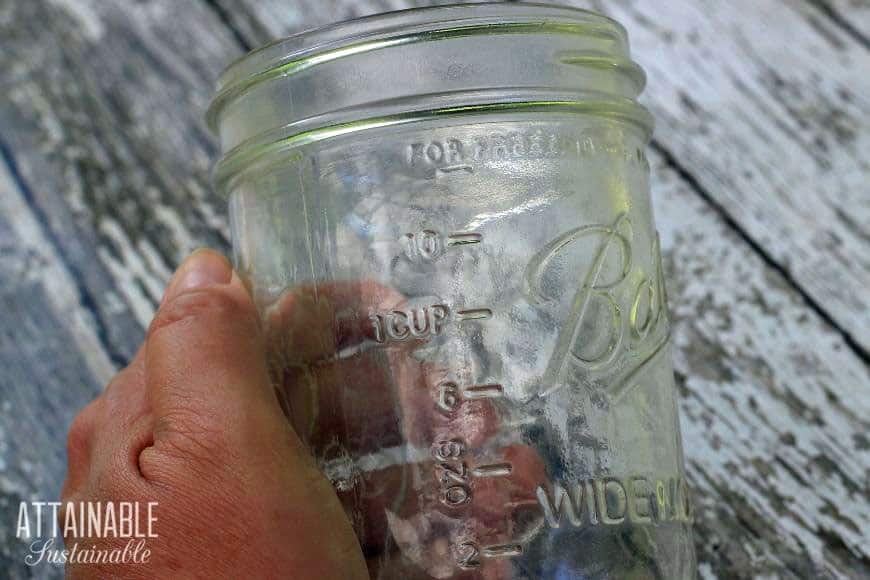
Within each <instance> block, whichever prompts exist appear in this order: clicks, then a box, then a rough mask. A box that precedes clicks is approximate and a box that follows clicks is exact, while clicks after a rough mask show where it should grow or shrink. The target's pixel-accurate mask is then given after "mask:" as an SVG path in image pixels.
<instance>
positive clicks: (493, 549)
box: [456, 542, 523, 570]
mask: <svg viewBox="0 0 870 580" xmlns="http://www.w3.org/2000/svg"><path fill="white" fill-rule="evenodd" d="M457 554H458V555H457V558H456V563H457V564H459V567H460V568H464V569H466V570H473V569H475V568H479V567H480V558H481V557H484V558H514V557H516V556H521V555H522V554H523V546H522V544H493V545H491V546H483V547H480V546H479V545H478V544H477V542H464V543H462V544H460V545H459V546H458V547H457Z"/></svg>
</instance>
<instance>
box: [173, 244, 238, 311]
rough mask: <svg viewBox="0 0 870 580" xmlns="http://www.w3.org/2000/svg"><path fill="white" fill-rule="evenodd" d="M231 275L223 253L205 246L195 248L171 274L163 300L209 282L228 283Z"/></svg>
mask: <svg viewBox="0 0 870 580" xmlns="http://www.w3.org/2000/svg"><path fill="white" fill-rule="evenodd" d="M232 276H233V268H232V266H231V265H230V263H229V261H228V260H227V259H226V258H225V257H224V256H223V254H220V253H219V252H215V251H214V250H209V249H206V248H202V249H199V250H196V251H195V252H193V253H192V254H191V255H190V256H188V258H187V259H186V260H185V261H184V263H182V264H181V266H179V267H178V270H176V271H175V274H173V276H172V279H171V280H170V281H169V284H168V285H167V287H166V292H165V293H164V295H163V301H164V302H166V301H167V300H172V299H173V298H175V297H176V296H179V295H180V294H183V293H184V292H187V291H190V290H194V289H196V288H202V287H203V286H208V285H210V284H228V283H229V282H230V280H231V279H232Z"/></svg>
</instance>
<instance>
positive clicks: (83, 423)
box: [66, 399, 100, 463]
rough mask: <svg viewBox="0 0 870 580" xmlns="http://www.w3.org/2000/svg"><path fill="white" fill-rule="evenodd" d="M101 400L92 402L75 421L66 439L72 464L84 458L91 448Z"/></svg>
mask: <svg viewBox="0 0 870 580" xmlns="http://www.w3.org/2000/svg"><path fill="white" fill-rule="evenodd" d="M99 401H100V400H99V399H97V400H95V401H91V402H90V403H88V405H87V406H86V407H85V408H84V409H82V410H81V411H80V412H79V414H78V415H76V416H75V418H74V419H73V422H72V424H71V425H70V428H69V432H68V433H67V437H66V451H67V457H68V458H69V461H70V463H74V462H76V461H77V460H78V459H79V458H81V457H83V456H84V455H85V454H86V452H87V450H88V449H89V447H90V442H91V438H92V436H93V431H94V420H95V416H96V414H97V411H98V407H99V405H100V402H99Z"/></svg>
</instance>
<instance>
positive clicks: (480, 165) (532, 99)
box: [209, 3, 695, 580]
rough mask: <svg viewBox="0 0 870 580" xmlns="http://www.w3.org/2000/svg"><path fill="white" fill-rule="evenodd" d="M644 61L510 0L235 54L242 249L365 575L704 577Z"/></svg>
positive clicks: (229, 112) (539, 8)
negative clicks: (683, 435)
mask: <svg viewBox="0 0 870 580" xmlns="http://www.w3.org/2000/svg"><path fill="white" fill-rule="evenodd" d="M643 85H644V74H643V72H642V70H641V69H640V68H639V67H638V65H636V64H635V63H634V62H632V61H631V60H630V57H629V49H628V43H627V37H626V32H625V30H624V29H623V28H622V27H621V26H620V25H619V24H617V23H616V22H614V21H612V20H609V19H607V18H605V17H603V16H600V15H597V14H594V13H590V12H585V11H580V10H575V9H570V8H562V7H553V6H543V5H533V4H529V5H523V4H513V3H511V4H477V5H465V6H451V7H439V8H429V9H422V10H412V11H402V12H396V13H391V14H385V15H381V16H376V17H372V18H365V19H361V20H356V21H352V22H347V23H342V24H338V25H335V26H330V27H326V28H321V29H318V30H314V31H311V32H306V33H303V34H299V35H296V36H292V37H289V38H287V39H284V40H280V41H278V42H275V43H273V44H270V45H268V46H266V47H264V48H261V49H259V50H256V51H254V52H252V53H251V54H249V55H247V56H246V57H244V58H243V59H241V60H240V61H238V62H236V63H235V64H233V65H231V66H230V67H229V68H228V69H227V70H226V71H225V72H224V74H223V75H222V76H221V79H220V81H219V90H218V94H217V96H216V98H215V100H214V102H213V104H212V107H211V109H210V111H209V117H210V122H211V124H212V126H213V128H214V129H215V130H216V131H217V133H218V134H219V136H220V142H221V146H222V149H223V151H224V152H225V155H224V157H223V159H222V160H221V161H220V162H219V163H218V165H217V167H216V170H215V183H216V187H217V188H218V189H219V190H220V191H221V192H223V193H224V194H225V195H226V196H227V197H228V199H229V204H230V216H231V224H232V235H233V248H234V260H235V263H236V266H237V268H238V270H239V271H240V272H241V274H242V275H243V276H244V278H245V279H246V281H247V283H248V284H249V286H250V289H251V291H252V294H253V296H254V297H255V300H256V303H257V305H258V307H259V309H260V311H261V314H262V317H263V321H264V328H265V329H266V332H267V336H268V342H269V357H270V365H271V368H272V370H273V373H274V379H275V385H276V389H277V390H278V393H279V395H280V397H279V398H280V399H281V401H282V404H283V405H284V407H285V412H286V413H287V416H288V418H289V420H290V421H291V422H292V424H293V426H294V427H295V429H296V431H297V432H298V434H299V436H300V437H301V438H302V439H303V441H304V442H305V443H306V444H307V445H308V446H309V448H310V449H311V452H312V453H313V455H314V456H315V457H316V459H317V461H318V462H319V465H320V466H321V467H322V469H323V471H324V472H325V473H326V475H327V476H328V477H329V479H330V480H331V481H332V483H333V484H334V487H335V489H336V492H337V494H338V496H339V498H340V500H341V501H342V502H343V505H344V506H345V508H346V511H347V514H348V517H349V518H350V520H351V521H352V524H353V526H354V528H355V531H356V533H357V535H358V537H359V541H360V545H361V546H362V550H363V553H364V554H365V556H366V558H367V561H368V564H369V569H370V574H371V576H372V577H373V578H386V579H402V580H404V579H416V578H439V579H443V578H462V579H476V578H486V579H494V578H499V579H512V578H528V579H532V578H552V579H569V578H570V579H575V578H576V579H579V578H618V579H646V578H651V579H652V578H658V579H664V580H679V579H683V578H694V574H695V570H694V556H693V548H692V538H691V510H690V507H689V500H688V492H687V485H686V480H685V476H684V469H683V455H682V449H681V440H680V431H679V423H678V415H677V406H676V401H675V389H674V380H673V372H672V367H671V361H670V354H669V322H668V314H667V309H666V304H665V288H664V284H663V280H662V268H661V263H660V256H659V245H658V241H657V237H656V232H655V227H654V225H653V218H652V211H651V207H650V198H649V183H648V174H649V166H648V163H647V159H646V156H645V153H644V149H645V146H646V145H647V142H648V140H649V138H650V131H651V127H652V120H651V118H650V115H649V114H648V113H647V112H646V111H645V110H644V109H643V108H642V107H641V106H639V105H638V104H637V103H636V102H635V100H634V99H635V98H636V97H637V96H638V94H639V93H640V92H641V90H642V88H643Z"/></svg>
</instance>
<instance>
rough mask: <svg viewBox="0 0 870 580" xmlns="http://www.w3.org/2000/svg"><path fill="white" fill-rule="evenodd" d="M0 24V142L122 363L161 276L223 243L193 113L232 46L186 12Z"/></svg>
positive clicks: (4, 11) (71, 14) (10, 7)
mask: <svg viewBox="0 0 870 580" xmlns="http://www.w3.org/2000/svg"><path fill="white" fill-rule="evenodd" d="M0 16H2V17H0V38H3V51H2V56H0V59H2V61H3V66H2V67H0V85H2V86H3V87H4V92H5V96H4V99H2V100H0V139H2V140H3V141H4V142H5V144H6V148H7V149H8V150H9V151H10V152H11V154H12V155H13V156H14V157H16V158H17V159H18V160H19V165H20V171H21V173H22V176H23V179H24V180H25V181H27V182H28V183H29V184H30V186H31V189H32V190H33V195H34V200H33V203H34V205H35V206H36V207H38V208H39V209H40V211H41V212H42V217H43V218H44V219H45V221H46V223H47V225H48V231H49V232H50V236H51V237H52V240H53V242H54V243H55V244H56V245H57V246H58V248H59V252H60V255H61V258H62V259H64V260H66V261H67V263H69V264H70V268H71V270H72V271H73V274H74V277H75V278H76V280H77V283H79V284H80V285H82V286H83V287H84V288H86V289H87V290H88V292H89V293H90V294H89V306H90V307H91V308H92V309H93V310H94V312H95V315H96V317H97V319H98V320H99V321H100V322H101V325H102V326H103V327H104V328H105V330H106V333H107V334H108V336H107V340H108V342H109V345H110V347H111V348H112V350H113V353H114V355H115V358H116V359H117V360H119V361H120V360H123V359H125V358H129V357H130V356H131V355H132V353H133V352H134V349H135V348H136V346H137V344H138V342H139V340H140V339H141V336H142V330H143V328H144V326H145V325H146V324H147V322H148V321H149V319H150V316H151V314H152V312H153V308H154V305H155V304H156V303H157V301H158V300H159V298H160V293H161V291H162V285H163V282H164V281H165V279H166V278H167V277H168V275H169V272H170V271H171V269H172V268H173V266H174V265H175V264H176V263H177V262H178V261H179V260H180V259H181V258H182V257H183V256H184V255H185V254H186V253H188V252H189V251H190V250H192V249H193V248H194V247H195V246H197V245H201V244H209V245H212V246H218V247H222V248H226V246H227V242H228V232H227V227H226V219H225V209H224V206H225V204H224V202H223V200H221V199H219V198H218V197H217V196H215V195H213V194H212V193H211V189H210V185H209V170H210V164H211V160H212V157H213V156H214V154H215V146H214V143H213V142H212V140H211V137H210V135H209V134H208V131H207V129H206V128H205V124H204V121H203V119H202V116H203V111H204V110H205V107H206V105H207V103H208V100H209V99H210V97H211V92H212V86H213V81H214V78H215V76H216V75H217V73H218V72H219V71H220V69H221V67H222V66H223V65H224V64H225V63H226V62H227V61H228V60H231V59H232V58H234V57H235V56H236V55H237V54H238V51H239V49H238V47H237V46H236V44H235V43H234V41H233V39H232V36H231V34H230V33H229V32H228V31H227V30H226V28H225V27H223V26H222V25H221V23H220V21H219V20H218V18H217V17H216V15H215V13H214V12H213V11H212V10H211V9H209V8H208V7H207V6H204V5H201V4H199V3H185V4H184V5H183V6H179V5H177V4H176V3H174V2H170V1H160V2H158V1H154V2H147V3H135V4H130V3H127V2H120V1H119V2H90V1H60V0H54V1H51V2H46V1H38V2H23V3H6V4H4V5H2V6H0ZM193 30H206V31H208V32H207V33H206V34H203V35H200V34H195V33H192V31H193Z"/></svg>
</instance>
